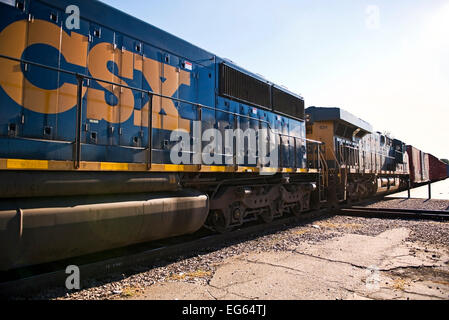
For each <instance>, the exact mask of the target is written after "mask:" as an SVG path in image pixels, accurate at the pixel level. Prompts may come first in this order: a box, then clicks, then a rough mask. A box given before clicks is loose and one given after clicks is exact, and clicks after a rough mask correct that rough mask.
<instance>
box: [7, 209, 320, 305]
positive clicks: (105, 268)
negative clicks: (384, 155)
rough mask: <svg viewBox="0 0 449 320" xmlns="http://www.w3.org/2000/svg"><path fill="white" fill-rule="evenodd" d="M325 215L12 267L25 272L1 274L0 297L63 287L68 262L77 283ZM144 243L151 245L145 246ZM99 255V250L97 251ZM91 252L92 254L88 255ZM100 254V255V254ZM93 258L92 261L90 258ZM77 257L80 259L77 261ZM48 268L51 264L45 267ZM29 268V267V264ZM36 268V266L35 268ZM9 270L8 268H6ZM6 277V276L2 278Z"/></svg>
mask: <svg viewBox="0 0 449 320" xmlns="http://www.w3.org/2000/svg"><path fill="white" fill-rule="evenodd" d="M326 215H327V211H325V210H317V211H310V212H307V213H304V214H302V216H301V217H299V218H298V217H294V216H290V217H285V218H280V219H276V220H274V221H273V222H272V223H270V224H269V225H267V224H263V223H259V224H255V225H250V226H247V227H244V228H242V229H237V230H234V231H231V232H228V233H224V234H212V233H210V232H207V231H204V230H203V231H201V232H199V233H196V234H194V235H190V236H186V237H178V238H174V239H168V240H166V241H159V242H157V243H159V245H158V246H157V247H155V244H154V242H152V243H150V244H147V245H146V246H147V247H146V248H145V245H139V247H140V248H141V249H140V250H137V252H135V251H136V250H135V249H134V252H133V253H129V252H125V253H123V249H117V250H111V252H120V251H121V255H117V254H118V253H116V256H114V253H109V254H106V256H108V255H109V256H111V255H112V257H108V258H105V259H100V258H97V260H98V261H95V258H85V259H84V260H89V259H90V261H89V262H82V261H83V257H81V258H79V257H78V258H74V259H67V260H64V261H63V262H59V263H57V264H56V265H57V266H58V267H55V268H54V269H50V270H46V271H44V272H39V271H34V272H33V271H29V270H26V268H25V270H24V271H16V270H13V272H12V273H13V274H14V275H15V276H16V277H17V275H19V276H20V274H24V273H25V274H26V273H29V274H27V275H25V276H23V277H22V276H20V277H19V278H16V279H8V278H7V276H5V275H3V277H2V280H0V297H3V298H11V297H14V298H17V297H18V298H29V297H32V296H33V295H35V294H37V293H39V292H42V291H43V290H49V289H57V288H60V289H65V281H66V278H67V277H68V276H69V275H68V274H66V273H65V268H66V267H67V266H69V265H77V266H78V267H79V270H80V279H81V283H83V282H84V281H86V280H89V279H97V278H106V277H108V276H111V275H114V274H119V273H126V272H128V271H133V269H134V272H135V270H136V267H138V266H149V265H152V264H154V263H155V262H157V261H158V260H161V259H168V258H172V257H177V256H181V255H182V256H189V255H194V254H195V253H197V252H198V251H200V250H201V251H202V252H204V249H205V248H207V249H208V248H211V251H212V250H216V248H220V247H224V246H227V245H231V244H230V243H229V242H239V241H244V240H245V237H247V236H250V235H251V234H257V233H262V232H270V231H276V230H278V229H279V228H281V227H282V226H295V225H301V224H305V223H308V222H310V221H311V220H313V219H317V218H320V217H324V216H326ZM148 246H151V248H150V249H148ZM100 255H101V254H100ZM90 256H95V255H90ZM103 258H104V256H103ZM92 260H93V261H92ZM79 261H81V263H79ZM48 268H51V267H47V269H48ZM31 269H32V268H31ZM37 270H39V268H37ZM8 273H9V274H11V272H8ZM5 277H6V279H5Z"/></svg>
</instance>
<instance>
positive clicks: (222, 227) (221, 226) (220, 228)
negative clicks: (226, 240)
mask: <svg viewBox="0 0 449 320" xmlns="http://www.w3.org/2000/svg"><path fill="white" fill-rule="evenodd" d="M230 222H231V219H230V217H229V215H227V214H226V213H224V212H223V211H222V210H215V211H214V212H212V214H211V217H210V225H211V227H212V228H213V229H214V230H215V231H217V232H219V233H226V232H228V231H230V230H231V228H230V227H229V225H230Z"/></svg>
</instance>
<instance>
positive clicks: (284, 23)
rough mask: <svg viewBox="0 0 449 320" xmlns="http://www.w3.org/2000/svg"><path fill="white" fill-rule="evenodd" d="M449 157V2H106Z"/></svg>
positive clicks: (310, 101) (311, 100)
mask: <svg viewBox="0 0 449 320" xmlns="http://www.w3.org/2000/svg"><path fill="white" fill-rule="evenodd" d="M103 2H105V3H107V4H109V5H111V6H113V7H116V8H118V9H120V10H122V11H125V12H127V13H129V14H131V15H133V16H135V17H138V18H140V19H141V20H144V21H146V22H148V23H151V24H153V25H155V26H157V27H159V28H161V29H163V30H165V31H168V32H170V33H172V34H174V35H176V36H178V37H181V38H183V39H185V40H187V41H190V42H192V43H193V44H195V45H198V46H199V47H201V48H204V49H206V50H208V51H210V52H212V53H215V54H217V55H218V56H221V57H226V58H229V59H231V60H233V61H234V62H236V63H238V64H239V65H241V66H242V67H244V68H246V69H248V70H250V71H253V72H255V73H259V74H262V75H263V76H265V77H266V78H267V79H268V80H270V81H273V82H275V83H277V84H280V85H284V86H286V87H288V88H289V89H290V90H292V91H293V92H296V93H299V94H301V95H302V96H303V97H304V98H305V101H306V106H311V105H315V106H321V107H332V106H333V107H342V108H344V109H346V110H347V111H349V112H351V113H353V114H355V115H356V116H358V117H360V118H362V119H364V120H366V121H368V122H370V123H371V124H372V125H373V126H374V128H375V130H377V131H388V132H391V133H392V134H393V136H394V137H396V138H398V139H401V140H403V141H405V142H406V143H408V144H412V145H414V146H416V147H417V148H419V149H421V150H423V151H425V152H429V153H432V154H434V155H435V156H437V157H439V158H449V0H427V1H425V0H394V1H392V0H383V1H375V0H372V1H363V0H338V1H331V0H326V1H324V0H277V1H264V0H228V1H218V0H190V1H185V0H166V1H160V0H158V1H151V0H128V1H124V0H103Z"/></svg>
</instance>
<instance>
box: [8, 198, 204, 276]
mask: <svg viewBox="0 0 449 320" xmlns="http://www.w3.org/2000/svg"><path fill="white" fill-rule="evenodd" d="M75 193H79V192H75ZM208 211H209V199H208V196H207V195H206V194H203V193H201V192H198V191H194V190H183V191H172V192H164V193H139V194H120V195H116V194H110V195H85V196H66V197H56V198H50V197H39V198H26V199H25V198H9V199H3V200H1V201H0V270H2V271H5V270H9V269H14V268H18V267H22V266H28V265H36V264H40V263H45V262H50V261H55V260H60V259H65V258H68V257H74V256H80V255H84V254H89V253H94V252H99V251H102V250H108V249H112V248H119V247H124V246H127V245H131V244H136V243H140V242H147V241H151V240H157V239H162V238H167V237H172V236H178V235H182V234H188V233H193V232H195V231H197V230H198V229H200V228H201V227H202V226H203V224H204V222H205V221H206V218H207V215H208Z"/></svg>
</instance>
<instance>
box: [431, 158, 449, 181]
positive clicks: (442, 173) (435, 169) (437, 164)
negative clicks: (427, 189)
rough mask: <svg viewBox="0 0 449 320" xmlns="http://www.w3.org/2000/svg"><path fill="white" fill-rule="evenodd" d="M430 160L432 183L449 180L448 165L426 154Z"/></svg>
mask: <svg viewBox="0 0 449 320" xmlns="http://www.w3.org/2000/svg"><path fill="white" fill-rule="evenodd" d="M426 156H427V157H428V159H429V178H430V181H438V180H444V179H446V178H447V167H446V164H445V163H444V162H442V161H440V160H439V159H438V158H436V157H434V156H433V155H431V154H426Z"/></svg>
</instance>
